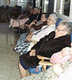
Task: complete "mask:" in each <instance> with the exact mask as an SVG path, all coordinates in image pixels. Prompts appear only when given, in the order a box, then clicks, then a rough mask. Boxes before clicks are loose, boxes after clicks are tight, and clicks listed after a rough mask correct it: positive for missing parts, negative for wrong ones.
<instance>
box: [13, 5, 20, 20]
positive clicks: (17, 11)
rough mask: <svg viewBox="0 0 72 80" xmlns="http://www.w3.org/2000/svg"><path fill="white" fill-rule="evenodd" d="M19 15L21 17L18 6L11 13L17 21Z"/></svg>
mask: <svg viewBox="0 0 72 80" xmlns="http://www.w3.org/2000/svg"><path fill="white" fill-rule="evenodd" d="M19 15H20V12H19V10H18V6H17V5H16V6H15V7H14V9H13V11H12V13H11V18H12V19H17V18H18V16H19Z"/></svg>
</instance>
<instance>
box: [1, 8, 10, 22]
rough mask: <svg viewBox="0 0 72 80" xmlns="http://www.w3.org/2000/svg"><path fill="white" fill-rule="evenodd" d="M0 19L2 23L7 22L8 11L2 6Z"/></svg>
mask: <svg viewBox="0 0 72 80" xmlns="http://www.w3.org/2000/svg"><path fill="white" fill-rule="evenodd" d="M0 19H1V21H2V22H4V21H5V22H8V21H9V10H8V8H7V7H6V6H3V8H2V10H1V12H0Z"/></svg>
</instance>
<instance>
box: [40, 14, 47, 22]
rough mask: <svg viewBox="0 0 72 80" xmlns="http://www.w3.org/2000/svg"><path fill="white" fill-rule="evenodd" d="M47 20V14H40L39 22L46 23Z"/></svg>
mask: <svg viewBox="0 0 72 80" xmlns="http://www.w3.org/2000/svg"><path fill="white" fill-rule="evenodd" d="M46 20H47V14H44V13H43V14H42V15H41V21H46Z"/></svg>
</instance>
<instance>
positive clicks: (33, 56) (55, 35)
mask: <svg viewBox="0 0 72 80" xmlns="http://www.w3.org/2000/svg"><path fill="white" fill-rule="evenodd" d="M51 17H52V16H51ZM70 27H71V26H70V25H69V23H68V22H62V23H60V24H59V26H58V27H57V29H56V31H53V32H51V33H50V34H48V35H47V36H45V37H44V38H42V39H41V40H40V41H39V42H38V43H37V44H35V45H34V46H33V47H32V48H31V50H30V51H29V52H27V53H26V54H23V55H21V56H20V59H19V70H20V73H21V77H22V78H23V77H25V76H27V73H26V70H28V69H29V68H35V67H36V66H38V63H39V61H41V60H40V59H39V58H38V57H37V55H40V56H44V57H48V58H50V57H51V56H52V55H53V54H54V53H56V52H59V51H61V50H62V49H63V48H65V47H71V36H70V35H69V32H68V31H67V29H66V28H69V31H70ZM34 78H36V79H38V80H40V79H39V78H40V77H34ZM27 79H28V78H27ZM27 79H25V80H27ZM29 80H31V79H29ZM41 80H42V79H41Z"/></svg>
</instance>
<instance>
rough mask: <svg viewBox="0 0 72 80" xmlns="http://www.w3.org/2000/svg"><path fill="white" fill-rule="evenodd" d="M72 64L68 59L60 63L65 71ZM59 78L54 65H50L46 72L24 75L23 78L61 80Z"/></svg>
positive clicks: (25, 79) (29, 79) (30, 79)
mask: <svg viewBox="0 0 72 80" xmlns="http://www.w3.org/2000/svg"><path fill="white" fill-rule="evenodd" d="M70 64H71V61H69V60H68V61H67V62H64V63H61V64H60V65H61V66H62V68H63V71H64V72H65V71H66V70H68V68H69V65H70ZM58 78H59V75H58V76H57V75H56V74H55V73H54V71H53V69H52V67H50V68H49V69H47V70H46V71H44V72H41V73H40V74H36V75H32V76H28V77H24V78H23V79H21V80H59V79H58Z"/></svg>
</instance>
